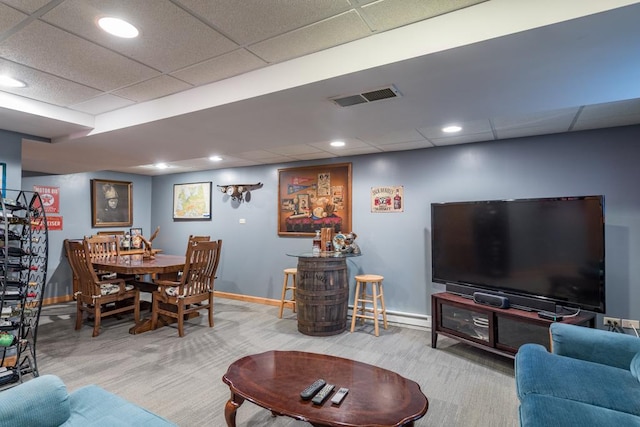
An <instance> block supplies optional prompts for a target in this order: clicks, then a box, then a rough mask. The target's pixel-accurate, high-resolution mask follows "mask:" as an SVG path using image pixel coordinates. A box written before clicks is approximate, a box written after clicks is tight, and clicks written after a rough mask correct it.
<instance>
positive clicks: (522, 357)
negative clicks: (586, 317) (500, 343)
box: [515, 323, 640, 427]
mask: <svg viewBox="0 0 640 427" xmlns="http://www.w3.org/2000/svg"><path fill="white" fill-rule="evenodd" d="M550 332H551V348H552V351H551V353H550V352H548V351H547V350H546V349H545V348H544V347H543V346H541V345H538V344H525V345H523V346H521V347H520V349H519V350H518V353H517V355H516V361H515V376H516V389H517V393H518V398H519V399H520V425H521V426H523V427H530V426H554V427H573V426H576V427H583V426H599V427H602V426H612V427H613V426H616V427H619V426H640V338H637V337H635V336H631V335H625V334H619V333H612V332H608V331H603V330H599V329H590V328H585V327H581V326H575V325H568V324H564V323H553V324H552V325H551V328H550Z"/></svg>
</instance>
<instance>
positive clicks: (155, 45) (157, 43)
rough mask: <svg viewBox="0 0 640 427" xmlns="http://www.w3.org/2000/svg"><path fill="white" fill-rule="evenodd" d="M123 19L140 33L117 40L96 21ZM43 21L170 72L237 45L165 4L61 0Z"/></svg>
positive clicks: (162, 1)
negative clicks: (133, 37) (133, 36)
mask: <svg viewBox="0 0 640 427" xmlns="http://www.w3.org/2000/svg"><path fill="white" fill-rule="evenodd" d="M107 15H115V16H119V17H123V18H126V20H127V21H128V22H130V23H131V24H133V25H134V26H135V27H136V28H138V30H139V31H140V35H139V36H138V37H137V38H135V39H121V38H118V37H113V36H111V35H109V34H107V33H105V32H104V31H102V30H101V29H100V28H99V27H98V26H97V25H96V20H97V19H98V18H99V17H103V16H107ZM42 19H43V20H44V21H46V22H49V23H52V24H54V25H56V26H58V27H62V28H66V29H68V30H69V31H71V32H73V33H75V34H78V35H80V36H82V37H84V38H86V39H88V40H91V41H93V42H95V43H98V44H100V45H101V46H105V47H108V48H109V49H112V50H114V51H116V52H119V53H121V54H123V55H125V56H127V57H131V58H136V59H137V60H138V61H140V62H142V63H143V64H145V65H148V66H149V67H153V68H155V69H157V70H160V71H162V72H170V71H174V70H177V69H180V68H184V67H185V66H187V65H191V64H195V63H198V62H201V61H203V60H205V59H209V58H212V57H214V56H217V55H220V54H223V53H226V52H229V51H231V50H233V49H236V48H237V45H236V44H235V43H233V42H232V41H230V40H229V39H227V38H226V37H224V36H223V35H221V34H220V33H218V32H217V31H215V30H214V29H212V28H211V27H210V26H208V25H206V24H204V23H203V22H201V21H199V20H197V19H193V16H191V15H189V14H188V13H187V12H185V11H184V10H183V9H181V8H179V7H177V6H176V5H175V4H173V3H171V2H170V1H168V0H135V1H128V2H123V1H121V0H65V1H64V2H63V3H62V4H60V5H59V6H58V7H56V8H54V9H53V10H51V11H50V12H48V13H47V14H45V15H44V16H43V17H42Z"/></svg>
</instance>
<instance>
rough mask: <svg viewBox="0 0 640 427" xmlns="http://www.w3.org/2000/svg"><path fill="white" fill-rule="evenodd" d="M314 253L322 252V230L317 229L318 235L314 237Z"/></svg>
mask: <svg viewBox="0 0 640 427" xmlns="http://www.w3.org/2000/svg"><path fill="white" fill-rule="evenodd" d="M312 252H313V254H314V255H320V252H322V237H320V230H316V235H315V236H314V237H313V250H312Z"/></svg>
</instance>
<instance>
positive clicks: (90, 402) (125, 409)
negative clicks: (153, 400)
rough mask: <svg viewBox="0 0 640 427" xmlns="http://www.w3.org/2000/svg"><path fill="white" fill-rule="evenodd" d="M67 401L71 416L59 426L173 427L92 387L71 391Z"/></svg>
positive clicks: (167, 422) (133, 405)
mask: <svg viewBox="0 0 640 427" xmlns="http://www.w3.org/2000/svg"><path fill="white" fill-rule="evenodd" d="M69 402H70V407H71V416H70V417H69V420H68V421H67V422H66V423H65V424H63V426H72V425H77V426H83V427H84V426H110V427H117V426H145V427H146V426H175V424H172V423H170V422H169V421H167V420H165V419H164V418H162V417H159V416H158V415H155V414H153V413H151V412H149V411H147V410H146V409H144V408H142V407H140V406H138V405H135V404H133V403H131V402H128V401H126V400H124V399H123V398H121V397H119V396H117V395H115V394H113V393H109V392H108V391H106V390H104V389H102V388H100V387H98V386H95V385H88V386H85V387H81V388H79V389H77V390H75V391H74V392H72V393H71V395H70V401H69Z"/></svg>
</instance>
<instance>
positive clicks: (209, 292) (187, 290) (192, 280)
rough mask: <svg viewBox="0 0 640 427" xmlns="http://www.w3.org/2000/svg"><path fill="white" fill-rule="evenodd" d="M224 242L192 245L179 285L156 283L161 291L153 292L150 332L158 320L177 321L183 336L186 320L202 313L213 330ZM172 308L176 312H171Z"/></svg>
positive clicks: (161, 281)
mask: <svg viewBox="0 0 640 427" xmlns="http://www.w3.org/2000/svg"><path fill="white" fill-rule="evenodd" d="M221 248H222V240H217V241H213V242H207V241H205V242H193V243H192V244H190V245H189V246H188V247H187V256H186V262H185V265H184V269H183V270H182V276H181V277H180V280H179V281H169V280H157V281H156V284H157V285H158V290H157V291H155V292H153V307H152V309H151V311H152V313H153V314H152V318H151V328H152V329H155V328H156V327H157V325H158V316H159V315H163V316H168V317H171V318H174V319H177V321H178V335H179V336H181V337H183V336H184V317H185V315H188V314H191V313H195V312H197V311H199V310H207V311H208V314H209V327H210V328H212V327H213V289H214V281H215V278H216V271H217V270H218V263H219V262H220V249H221ZM172 308H173V309H172Z"/></svg>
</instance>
